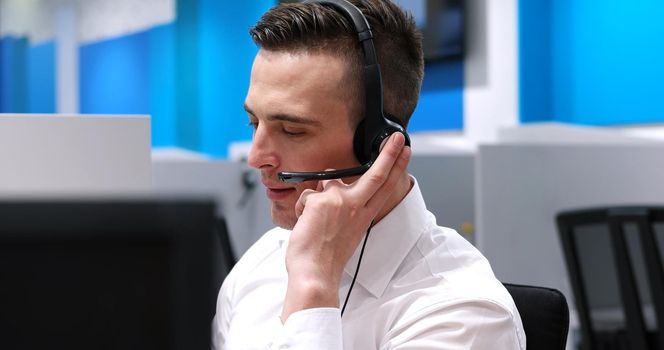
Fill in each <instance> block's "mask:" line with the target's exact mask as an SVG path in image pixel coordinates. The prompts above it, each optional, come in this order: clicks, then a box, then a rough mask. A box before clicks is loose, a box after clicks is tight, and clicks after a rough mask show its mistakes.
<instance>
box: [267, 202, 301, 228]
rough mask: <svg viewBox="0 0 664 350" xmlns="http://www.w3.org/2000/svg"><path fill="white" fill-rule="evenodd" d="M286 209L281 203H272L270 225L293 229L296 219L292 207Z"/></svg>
mask: <svg viewBox="0 0 664 350" xmlns="http://www.w3.org/2000/svg"><path fill="white" fill-rule="evenodd" d="M288 209H289V208H286V207H285V206H284V205H283V204H281V203H274V202H273V203H272V211H271V214H272V223H274V224H275V225H277V226H279V227H281V228H283V229H286V230H292V229H293V227H295V223H296V222H297V218H296V217H295V209H294V208H293V207H290V210H288Z"/></svg>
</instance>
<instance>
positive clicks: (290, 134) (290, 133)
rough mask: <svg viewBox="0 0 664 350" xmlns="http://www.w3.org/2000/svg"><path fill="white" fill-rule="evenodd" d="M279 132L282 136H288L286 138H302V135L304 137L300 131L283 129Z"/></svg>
mask: <svg viewBox="0 0 664 350" xmlns="http://www.w3.org/2000/svg"><path fill="white" fill-rule="evenodd" d="M281 130H282V131H283V133H284V134H286V135H288V136H293V137H295V136H302V135H304V132H300V131H293V130H289V129H285V128H284V129H281Z"/></svg>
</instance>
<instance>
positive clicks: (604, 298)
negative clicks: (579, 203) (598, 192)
mask: <svg viewBox="0 0 664 350" xmlns="http://www.w3.org/2000/svg"><path fill="white" fill-rule="evenodd" d="M557 224H558V230H559V233H560V238H561V243H562V247H563V252H564V254H565V261H566V264H567V269H568V271H569V276H570V280H571V283H572V289H573V292H574V298H575V304H576V307H577V310H578V314H579V320H580V323H581V333H582V339H581V341H582V346H583V348H584V349H644V350H646V349H664V268H663V267H662V265H663V264H664V262H663V261H662V259H661V252H660V250H661V249H662V246H663V245H664V235H663V236H662V237H660V240H659V241H658V239H657V234H658V233H659V234H663V233H664V207H644V206H642V207H606V208H594V209H586V210H574V211H566V212H563V213H560V214H558V216H557ZM644 316H649V317H645V318H644ZM655 321H656V325H654V324H655Z"/></svg>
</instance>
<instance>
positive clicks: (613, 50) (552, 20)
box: [519, 0, 664, 125]
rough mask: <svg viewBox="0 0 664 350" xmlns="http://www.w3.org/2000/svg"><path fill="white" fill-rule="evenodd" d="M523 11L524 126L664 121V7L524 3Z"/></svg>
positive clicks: (649, 2) (653, 1)
mask: <svg viewBox="0 0 664 350" xmlns="http://www.w3.org/2000/svg"><path fill="white" fill-rule="evenodd" d="M535 3H539V4H535ZM542 3H545V4H542ZM547 7H548V9H549V10H548V11H543V10H542V8H547ZM519 10H520V13H519V21H520V23H519V27H520V28H519V29H520V30H519V35H520V49H521V51H520V72H519V73H520V75H521V86H520V99H521V102H520V105H521V110H520V114H521V118H522V120H523V121H526V122H527V121H531V120H539V119H544V120H546V119H548V120H555V121H563V122H571V123H578V124H592V125H615V124H633V123H651V122H663V121H664V99H662V98H661V96H662V93H661V91H662V81H664V65H662V64H661V62H664V40H662V39H661V38H662V37H663V36H664V21H662V20H661V14H662V13H664V2H662V1H660V0H638V1H632V2H625V1H619V0H588V1H574V0H547V1H532V0H530V1H527V0H522V1H521V2H520V7H519ZM547 16H548V18H547ZM535 19H537V20H535ZM537 33H549V35H550V38H549V39H548V42H547V39H546V38H545V36H544V35H543V36H540V35H536V34H537ZM543 38H544V39H543ZM542 40H543V41H544V42H545V43H546V44H547V45H542V42H541V41H542ZM540 50H542V51H540ZM546 55H548V56H549V57H548V58H547V57H546ZM538 61H539V62H538ZM533 66H536V69H531V68H532V67H533ZM547 74H550V78H549V79H541V80H538V77H542V76H546V75H547ZM524 81H525V82H526V83H524ZM538 88H540V89H542V90H541V91H544V92H545V93H544V94H540V95H538V93H537V92H536V90H537V89H538ZM543 96H544V97H543ZM547 99H548V100H547ZM539 103H542V105H543V106H544V107H543V108H542V110H544V112H545V113H543V112H542V111H540V110H539V109H538V108H539V107H538V104H539ZM546 112H548V115H547V113H546ZM540 116H544V118H540Z"/></svg>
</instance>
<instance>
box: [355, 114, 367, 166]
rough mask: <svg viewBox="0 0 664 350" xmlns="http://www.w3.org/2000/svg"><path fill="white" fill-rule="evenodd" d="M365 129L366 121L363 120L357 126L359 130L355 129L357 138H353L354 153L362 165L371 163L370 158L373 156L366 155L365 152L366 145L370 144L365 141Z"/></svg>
mask: <svg viewBox="0 0 664 350" xmlns="http://www.w3.org/2000/svg"><path fill="white" fill-rule="evenodd" d="M365 127H366V123H365V122H364V119H362V120H361V121H360V123H359V124H357V129H355V136H353V151H354V152H355V158H357V160H358V161H359V162H360V164H366V163H367V162H369V160H370V159H369V158H371V155H370V154H366V152H365V149H366V144H367V142H368V141H367V140H366V139H365V134H366V133H365V132H364V128H365Z"/></svg>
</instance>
